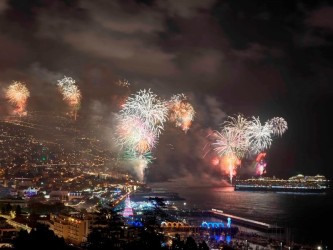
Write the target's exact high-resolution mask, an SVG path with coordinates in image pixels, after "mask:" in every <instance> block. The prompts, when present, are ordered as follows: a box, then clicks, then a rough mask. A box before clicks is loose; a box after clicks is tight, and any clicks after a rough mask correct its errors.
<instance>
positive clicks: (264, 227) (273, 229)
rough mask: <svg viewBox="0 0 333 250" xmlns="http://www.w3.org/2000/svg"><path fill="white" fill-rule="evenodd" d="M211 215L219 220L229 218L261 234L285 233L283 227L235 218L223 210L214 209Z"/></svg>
mask: <svg viewBox="0 0 333 250" xmlns="http://www.w3.org/2000/svg"><path fill="white" fill-rule="evenodd" d="M209 213H210V215H211V216H213V217H215V218H219V219H223V220H227V219H228V218H230V219H231V220H232V221H233V223H234V224H237V225H240V226H244V227H247V228H252V229H255V230H258V231H261V232H265V233H283V232H284V228H283V227H280V226H277V225H272V224H268V223H264V222H260V221H256V220H251V219H247V218H242V217H239V216H235V215H232V214H226V213H224V212H223V211H222V210H219V209H215V208H212V210H211V211H209Z"/></svg>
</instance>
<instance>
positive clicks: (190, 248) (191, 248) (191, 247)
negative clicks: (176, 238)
mask: <svg viewBox="0 0 333 250" xmlns="http://www.w3.org/2000/svg"><path fill="white" fill-rule="evenodd" d="M184 249H185V250H197V249H198V245H197V243H196V242H195V240H194V239H193V238H192V237H191V236H189V237H187V239H186V243H185V248H184Z"/></svg>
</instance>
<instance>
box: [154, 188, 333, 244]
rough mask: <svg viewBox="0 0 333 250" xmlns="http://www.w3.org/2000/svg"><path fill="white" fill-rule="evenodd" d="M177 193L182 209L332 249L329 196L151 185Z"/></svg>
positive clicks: (332, 207)
mask: <svg viewBox="0 0 333 250" xmlns="http://www.w3.org/2000/svg"><path fill="white" fill-rule="evenodd" d="M151 186H153V187H162V188H166V189H168V190H170V191H173V192H177V193H178V194H179V195H180V196H181V197H183V198H185V199H186V203H187V204H186V206H190V207H197V208H202V209H211V208H217V209H221V210H223V211H224V212H225V213H230V214H233V215H237V216H241V217H245V218H249V219H253V220H258V221H262V222H265V223H269V224H277V225H279V226H283V227H285V228H287V238H286V239H287V240H291V241H294V242H297V243H304V244H311V245H314V244H318V245H319V244H320V245H322V246H323V249H325V246H327V249H333V244H332V243H333V230H332V229H331V222H330V221H331V220H332V219H333V216H332V213H333V193H332V190H330V191H329V192H327V193H325V194H301V193H273V192H247V191H234V189H233V187H207V186H206V187H199V186H197V187H196V186H186V185H182V184H181V183H174V182H167V183H158V184H154V185H151Z"/></svg>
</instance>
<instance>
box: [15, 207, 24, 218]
mask: <svg viewBox="0 0 333 250" xmlns="http://www.w3.org/2000/svg"><path fill="white" fill-rule="evenodd" d="M15 213H16V216H20V215H21V214H22V209H21V206H20V205H17V206H16V208H15Z"/></svg>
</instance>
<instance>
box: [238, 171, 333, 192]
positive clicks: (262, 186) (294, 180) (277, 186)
mask: <svg viewBox="0 0 333 250" xmlns="http://www.w3.org/2000/svg"><path fill="white" fill-rule="evenodd" d="M328 189H329V180H328V179H326V177H325V176H323V175H316V176H304V175H301V174H299V175H296V176H293V177H290V178H289V179H278V178H275V177H258V178H250V179H244V180H239V179H238V180H236V181H235V191H273V192H301V193H324V192H326V191H327V190H328Z"/></svg>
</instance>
